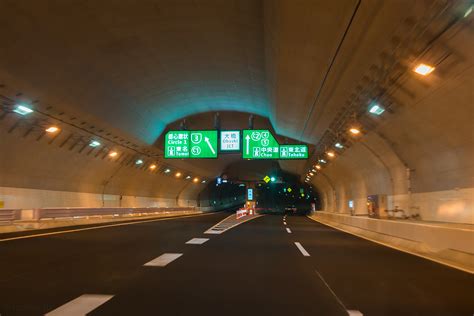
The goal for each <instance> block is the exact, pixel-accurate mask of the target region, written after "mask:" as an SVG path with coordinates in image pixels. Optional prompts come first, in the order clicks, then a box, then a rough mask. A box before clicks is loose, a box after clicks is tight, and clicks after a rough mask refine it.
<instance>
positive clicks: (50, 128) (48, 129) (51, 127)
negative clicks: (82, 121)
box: [45, 126, 59, 133]
mask: <svg viewBox="0 0 474 316" xmlns="http://www.w3.org/2000/svg"><path fill="white" fill-rule="evenodd" d="M45 131H46V132H47V133H56V132H58V131H59V127H56V126H50V127H48V128H47V129H45Z"/></svg>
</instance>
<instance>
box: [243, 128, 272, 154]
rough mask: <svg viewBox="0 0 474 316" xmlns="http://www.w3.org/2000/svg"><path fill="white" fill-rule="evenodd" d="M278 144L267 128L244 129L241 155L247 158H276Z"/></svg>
mask: <svg viewBox="0 0 474 316" xmlns="http://www.w3.org/2000/svg"><path fill="white" fill-rule="evenodd" d="M279 150H280V145H279V144H278V142H277V141H276V139H275V137H273V135H272V133H270V131H269V130H258V129H256V130H244V131H243V146H242V157H243V158H247V159H278V158H279V156H280V154H279Z"/></svg>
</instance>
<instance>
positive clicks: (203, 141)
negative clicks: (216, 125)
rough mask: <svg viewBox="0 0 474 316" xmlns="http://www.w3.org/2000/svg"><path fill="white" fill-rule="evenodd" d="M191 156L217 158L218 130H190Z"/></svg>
mask: <svg viewBox="0 0 474 316" xmlns="http://www.w3.org/2000/svg"><path fill="white" fill-rule="evenodd" d="M189 139H190V141H189V158H217V131H215V130H212V131H190V132H189Z"/></svg>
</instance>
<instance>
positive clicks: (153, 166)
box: [148, 164, 157, 170]
mask: <svg viewBox="0 0 474 316" xmlns="http://www.w3.org/2000/svg"><path fill="white" fill-rule="evenodd" d="M156 167H157V166H156V165H155V164H152V165H150V167H148V168H150V170H155V169H156Z"/></svg>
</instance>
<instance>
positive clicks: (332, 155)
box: [326, 151, 336, 158]
mask: <svg viewBox="0 0 474 316" xmlns="http://www.w3.org/2000/svg"><path fill="white" fill-rule="evenodd" d="M326 155H328V156H329V157H331V158H333V157H335V156H336V154H335V153H334V152H333V151H328V152H326Z"/></svg>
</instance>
